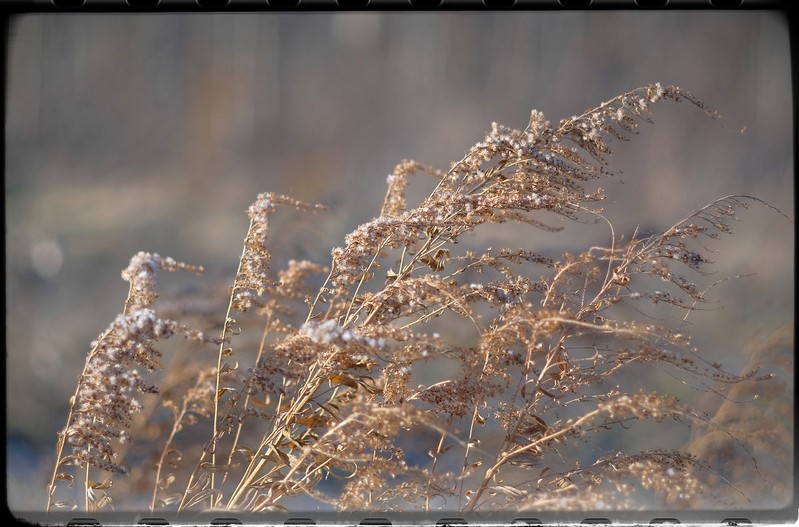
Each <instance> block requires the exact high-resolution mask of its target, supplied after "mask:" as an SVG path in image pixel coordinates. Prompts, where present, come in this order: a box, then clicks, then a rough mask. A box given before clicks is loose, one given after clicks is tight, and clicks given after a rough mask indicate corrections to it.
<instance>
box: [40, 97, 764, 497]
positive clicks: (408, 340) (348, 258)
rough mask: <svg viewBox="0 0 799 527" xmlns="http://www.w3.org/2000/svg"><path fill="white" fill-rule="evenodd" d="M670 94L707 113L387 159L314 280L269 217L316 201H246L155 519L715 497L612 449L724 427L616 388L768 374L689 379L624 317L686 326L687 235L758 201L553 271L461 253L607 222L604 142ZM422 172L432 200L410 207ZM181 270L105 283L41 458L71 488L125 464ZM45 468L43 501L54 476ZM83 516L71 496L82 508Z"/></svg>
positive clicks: (493, 134)
mask: <svg viewBox="0 0 799 527" xmlns="http://www.w3.org/2000/svg"><path fill="white" fill-rule="evenodd" d="M665 100H673V101H680V100H686V101H688V102H690V103H692V104H693V105H695V106H697V107H699V108H700V109H702V110H703V111H705V112H706V113H708V114H709V115H713V113H712V112H710V111H709V110H707V109H706V108H705V107H704V106H703V105H702V103H701V102H699V101H698V100H696V99H694V98H693V97H691V96H690V95H689V94H687V93H685V92H683V91H682V90H680V89H679V88H677V87H673V86H670V87H665V86H661V85H660V84H654V85H651V86H647V87H644V88H639V89H636V90H633V91H630V92H628V93H625V94H622V95H620V96H618V97H615V98H613V99H611V100H609V101H607V102H605V103H603V104H601V105H599V106H597V107H596V108H593V109H589V110H587V111H586V112H584V113H583V114H581V115H579V116H574V117H571V118H568V119H564V120H562V121H560V123H559V124H558V125H557V126H554V125H553V124H552V123H550V122H549V121H547V120H546V119H545V118H544V116H543V115H542V114H541V113H540V112H537V111H533V112H532V114H531V117H530V121H529V124H528V125H527V127H526V128H525V129H524V130H514V129H511V128H508V127H505V126H502V125H499V124H493V125H492V127H491V129H490V131H489V132H488V133H487V135H486V136H485V138H484V140H482V141H480V142H478V143H477V144H475V145H474V146H473V147H471V148H470V149H469V150H468V151H467V152H466V154H465V155H464V157H463V158H462V159H461V160H459V161H457V162H455V163H453V164H452V165H451V167H450V168H449V170H447V171H438V170H435V169H433V168H431V167H427V166H425V165H422V164H420V163H417V162H414V161H403V162H402V163H401V164H399V165H398V166H397V167H396V168H395V170H394V172H393V173H392V174H391V175H389V176H388V178H387V186H388V189H387V192H386V196H385V199H384V202H383V205H382V208H381V211H380V215H379V216H378V217H376V218H374V219H373V220H371V221H369V222H367V223H365V224H363V225H361V226H360V227H358V228H356V229H355V230H354V231H353V232H352V233H351V234H349V235H348V236H347V237H346V239H345V243H344V245H343V246H341V247H337V248H334V249H333V250H332V261H331V264H330V266H329V267H326V266H324V265H320V264H316V263H313V262H308V261H295V260H291V261H289V263H288V267H287V268H286V269H284V270H281V271H278V272H277V273H274V272H273V271H272V270H271V269H270V267H269V263H270V253H269V250H268V249H267V245H266V239H267V233H268V229H269V221H268V220H269V216H270V215H271V214H272V213H273V211H274V209H275V208H276V206H278V205H281V206H289V207H294V208H297V209H300V210H304V211H311V210H315V209H317V208H318V207H312V206H309V205H306V204H303V203H301V202H297V201H295V200H292V199H290V198H286V197H283V196H277V195H274V194H262V195H260V196H258V199H257V201H256V202H255V203H254V204H253V205H252V206H251V207H250V208H249V209H248V211H247V212H248V215H249V217H250V227H249V229H248V231H247V234H246V236H245V240H244V248H243V252H242V255H241V257H240V259H239V269H238V272H237V273H236V276H235V280H234V281H233V286H232V288H231V290H230V302H229V306H228V310H227V313H226V314H225V316H224V318H223V319H222V324H221V325H222V332H221V334H220V337H219V339H218V340H217V341H216V342H217V344H219V349H218V352H217V355H216V357H215V360H214V361H212V362H210V363H208V364H201V363H202V361H201V360H200V359H197V358H193V359H192V362H193V363H197V364H196V365H195V367H194V369H193V370H192V371H193V372H194V374H196V381H195V382H194V383H193V384H191V385H190V386H189V387H184V388H183V390H185V391H184V392H182V393H183V395H182V396H180V395H179V394H180V393H181V392H180V390H178V389H177V388H176V387H175V386H177V385H175V386H173V387H172V388H171V390H172V391H171V392H170V393H172V392H175V393H176V394H177V395H175V396H174V397H173V398H172V399H169V401H168V402H166V403H165V404H166V405H167V407H168V408H170V409H171V410H172V415H171V418H170V419H169V420H167V423H166V424H164V425H162V428H161V430H162V434H161V442H160V443H158V444H157V446H156V447H155V448H154V449H155V451H156V452H157V455H156V456H155V459H156V460H155V470H154V473H155V477H154V478H152V475H151V474H150V477H151V482H150V484H151V486H150V489H151V495H152V499H151V509H152V510H155V509H162V508H166V509H170V508H171V509H172V510H177V511H184V510H191V509H213V510H228V511H258V512H268V511H272V512H276V511H277V512H279V511H286V510H288V509H287V508H288V507H291V506H292V504H293V503H298V501H295V499H296V500H299V499H300V498H302V499H306V500H307V499H312V500H315V501H316V502H317V503H319V504H327V505H329V506H331V507H333V508H335V509H339V510H368V511H378V510H409V509H419V510H425V511H431V510H435V509H441V510H452V511H458V512H464V513H466V512H469V511H480V510H497V509H502V510H507V509H513V510H517V509H518V510H522V509H524V510H531V509H532V510H544V509H585V508H592V509H605V508H607V509H619V508H640V507H648V506H660V507H661V508H662V507H664V506H667V505H669V504H671V505H675V506H680V505H681V504H682V505H683V506H684V504H686V503H689V502H692V500H694V499H695V498H696V497H697V496H712V495H713V492H712V489H708V488H706V487H705V486H703V485H702V484H701V483H702V482H703V481H706V479H705V478H702V477H700V474H701V473H702V472H703V471H708V470H711V467H710V466H709V465H708V464H707V463H703V461H702V460H701V459H699V458H698V457H697V456H695V455H693V454H690V453H688V452H681V451H678V450H666V449H663V448H661V447H660V446H659V445H657V444H656V443H655V444H653V445H652V446H651V448H648V449H645V450H643V451H632V452H628V451H624V450H622V449H619V448H616V447H614V446H613V445H614V442H613V441H608V439H607V438H608V436H611V437H612V436H613V434H621V435H625V434H626V433H627V432H626V431H627V430H628V429H629V428H631V427H632V426H633V425H634V424H636V423H638V424H641V426H643V423H647V424H648V425H651V426H665V425H667V424H668V423H677V424H682V425H683V426H693V427H694V429H695V430H699V429H703V428H705V429H712V430H715V431H719V430H722V427H721V426H720V425H719V424H718V423H717V422H715V421H713V420H712V419H710V418H708V417H707V416H706V415H705V414H704V413H702V411H701V409H697V408H692V407H688V405H685V404H684V403H682V402H680V401H679V400H678V399H677V397H675V396H674V395H673V394H669V393H658V392H657V391H653V390H641V389H640V387H636V386H634V383H632V384H631V380H632V379H633V378H634V377H635V376H636V375H637V373H636V372H640V365H642V364H655V365H657V368H658V369H660V370H664V371H666V372H668V374H669V375H671V376H675V377H678V378H681V379H688V380H696V381H698V382H711V381H712V382H722V383H744V382H745V381H755V380H764V379H766V378H767V376H763V375H759V374H758V373H757V368H756V365H752V367H751V368H750V369H749V370H748V371H746V372H744V373H742V374H740V375H737V374H731V373H728V372H725V371H723V370H722V369H721V366H720V365H717V364H708V363H706V362H705V361H704V360H703V359H702V356H701V353H700V351H699V350H697V349H696V348H695V347H694V346H693V345H692V343H691V340H690V338H689V336H688V334H687V333H686V332H685V330H684V328H682V327H676V328H670V327H662V326H658V325H656V324H655V323H654V322H653V320H654V319H653V318H649V317H647V316H646V315H644V314H643V311H642V310H641V308H640V306H641V305H642V304H643V303H645V302H646V303H650V304H660V305H661V306H665V307H668V308H672V309H676V310H678V313H680V314H683V315H684V316H686V317H687V316H688V314H690V312H691V311H692V310H694V309H695V308H696V306H697V305H698V304H700V303H702V302H704V301H705V294H706V291H707V289H708V287H709V286H707V285H706V284H702V279H703V278H704V277H705V272H706V268H707V267H709V266H710V265H711V264H712V262H710V261H709V260H708V259H707V258H706V256H705V255H704V253H703V251H704V249H703V247H702V245H701V244H699V243H697V241H698V240H700V239H701V238H705V237H711V238H714V237H717V235H718V234H719V233H727V232H729V227H728V221H729V220H730V219H732V218H734V214H735V212H736V210H738V209H741V208H745V207H746V206H747V205H748V204H750V203H753V202H759V200H758V199H756V198H753V197H749V196H727V197H723V198H721V199H719V200H717V201H715V202H714V203H711V204H709V205H707V206H705V207H702V208H700V209H698V210H697V211H696V212H695V213H694V214H692V215H690V216H689V217H687V218H684V219H682V220H680V221H678V222H677V223H675V224H674V225H673V226H671V227H670V228H668V229H666V230H665V231H663V232H662V233H660V234H656V235H651V236H639V235H638V233H637V232H636V233H633V234H632V235H631V236H629V237H627V238H626V239H623V238H617V237H616V235H615V233H614V234H613V235H612V240H611V244H610V247H608V248H599V247H592V248H590V249H588V250H586V251H584V252H582V253H578V254H564V255H563V256H562V257H560V258H552V257H549V256H544V255H542V254H537V253H535V252H533V251H531V250H530V249H529V248H521V249H510V248H500V249H493V248H482V249H477V248H468V247H464V245H466V244H461V245H458V242H459V240H460V239H461V238H462V237H463V236H464V235H465V234H467V233H472V232H474V231H475V230H476V229H478V228H481V227H487V226H490V225H496V224H498V223H503V222H509V221H513V222H524V223H527V224H530V225H533V226H536V227H539V228H542V229H547V230H551V231H556V230H558V229H556V228H553V227H551V226H549V225H547V224H546V223H544V222H543V221H542V220H541V217H540V214H539V212H540V211H546V212H547V213H548V214H549V216H550V217H551V216H552V214H553V213H554V214H555V215H559V216H561V217H564V218H567V219H572V220H577V221H594V220H596V221H599V219H600V218H604V216H602V215H601V212H602V211H601V209H599V208H597V207H598V205H597V204H598V203H600V202H601V201H602V200H604V198H605V194H604V191H603V190H602V189H597V188H590V187H589V183H591V182H593V181H595V180H597V179H600V178H604V177H607V176H609V175H610V174H611V172H610V170H609V169H608V166H607V157H608V155H609V154H610V146H609V144H610V142H611V140H613V139H627V138H629V137H630V136H631V135H633V134H635V133H636V131H637V130H636V129H637V126H638V125H639V123H641V122H651V114H650V113H649V111H650V106H651V105H652V104H655V103H659V102H661V101H665ZM417 173H418V174H426V175H428V176H430V177H432V178H433V179H434V181H435V182H436V184H435V188H434V189H433V191H432V192H431V193H430V195H429V196H428V197H427V198H425V199H423V200H422V201H421V202H420V203H419V204H418V205H417V206H415V207H410V208H409V205H408V203H407V197H406V194H405V190H406V187H407V185H408V183H409V182H408V178H409V176H410V175H412V174H417ZM482 230H483V232H485V229H482ZM177 268H188V267H187V266H185V265H183V264H178V263H176V262H174V261H173V260H170V259H161V258H159V257H157V256H156V255H147V254H144V253H140V254H139V255H137V256H136V257H134V259H133V260H132V261H131V266H130V267H129V268H128V269H126V270H125V271H124V272H123V277H124V278H125V279H126V280H128V281H130V282H131V295H130V298H129V299H128V301H127V302H126V311H125V313H123V314H122V315H120V316H119V317H118V318H117V319H116V320H115V322H114V323H113V324H112V326H111V327H109V329H108V330H107V331H106V332H105V333H104V334H103V335H102V336H101V337H100V339H98V341H97V342H96V343H95V344H94V347H93V350H92V352H91V353H90V355H89V358H88V360H87V366H86V371H85V372H84V374H83V375H82V376H81V379H80V383H79V388H78V391H77V393H76V400H75V402H74V404H73V410H72V413H71V416H70V418H69V421H68V427H67V430H66V432H65V434H64V438H65V439H66V443H67V444H69V445H72V446H73V448H74V449H75V451H74V454H73V458H72V459H71V460H66V459H65V458H62V457H61V453H60V449H61V448H62V447H63V441H62V442H61V444H60V446H59V462H58V466H61V465H64V464H65V461H72V462H74V463H76V464H78V465H81V466H82V467H83V468H84V470H85V471H86V476H85V484H84V487H85V488H90V487H92V483H91V481H92V480H90V479H89V476H88V471H89V469H90V467H91V468H92V470H98V469H99V470H105V471H112V472H114V471H117V472H118V471H120V470H121V466H122V465H121V464H120V460H117V459H116V456H115V450H114V448H113V446H112V444H111V443H112V441H114V440H116V439H121V438H127V437H128V436H129V435H133V434H132V431H131V416H132V415H133V414H134V413H135V412H136V411H138V410H139V409H140V408H141V405H140V404H139V403H138V402H137V401H135V400H134V399H133V397H132V392H134V391H155V390H154V389H152V388H151V387H149V386H148V385H147V384H146V383H144V381H143V379H142V378H141V376H140V375H139V373H138V372H137V371H136V370H135V369H134V366H141V367H144V368H146V369H148V370H153V369H156V368H158V367H159V366H160V363H159V361H158V358H159V354H158V352H157V351H155V348H154V347H153V343H154V342H156V341H157V340H158V339H162V338H166V337H168V336H169V335H171V334H172V333H174V332H177V331H184V332H185V330H183V329H182V328H180V326H178V324H177V323H176V322H173V321H167V320H161V319H159V318H158V317H157V316H156V314H155V312H154V311H153V310H152V308H151V304H152V300H153V298H154V295H155V293H154V288H153V285H154V274H155V272H156V271H157V270H158V269H170V270H171V269H177ZM653 284H658V285H657V287H653ZM620 306H633V307H635V312H638V313H641V316H640V317H631V316H630V315H629V313H630V312H631V311H630V310H628V311H627V312H626V313H625V312H623V311H620V310H619V309H618V308H619V307H620ZM234 316H235V318H234ZM441 321H445V323H441ZM218 323H219V321H217V327H219V326H218ZM253 328H259V329H255V330H253ZM637 368H639V369H637ZM170 378H171V377H169V375H167V376H166V380H167V381H168V380H169V379H170ZM209 421H210V422H209ZM203 424H206V425H207V428H206V430H207V432H206V433H202V434H200V433H199V432H198V429H199V428H198V427H199V426H202V425H203ZM186 426H193V432H192V435H191V437H189V436H188V435H187V434H181V431H182V430H183V429H184V427H186ZM198 435H199V436H202V439H201V440H199V441H197V440H196V438H197V437H198ZM730 437H732V436H730ZM622 444H623V443H622ZM608 445H611V446H608ZM583 446H585V447H586V448H583ZM189 451H191V452H193V454H192V456H188V455H184V454H185V453H186V452H189ZM748 461H749V462H754V459H753V458H752V459H749V460H748ZM745 462H747V460H744V461H741V460H738V463H745ZM58 466H57V467H56V472H54V477H53V480H52V481H51V487H50V496H51V501H52V496H53V492H54V490H55V486H56V485H55V483H56V481H57V480H60V479H67V476H66V475H65V474H63V473H58ZM143 473H144V474H145V475H147V474H149V473H148V471H147V470H144V471H143ZM103 490H105V488H104V489H103ZM647 493H649V494H647ZM303 503H307V501H306V502H303ZM664 504H665V505H664ZM97 506H99V505H98V503H97V500H93V499H91V498H90V497H89V494H88V493H87V497H86V508H87V510H91V509H92V508H93V507H97Z"/></svg>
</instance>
